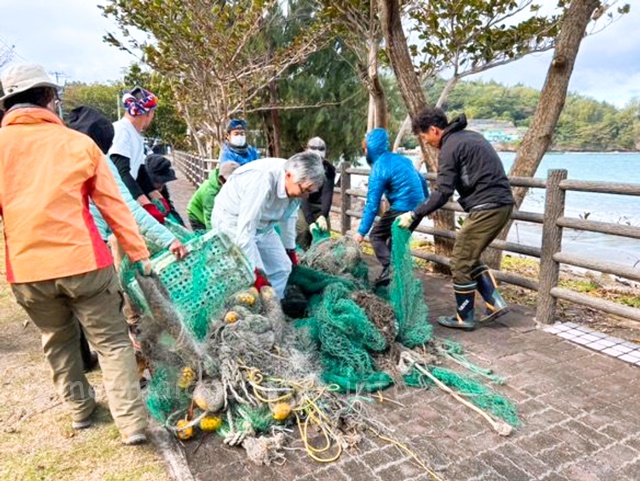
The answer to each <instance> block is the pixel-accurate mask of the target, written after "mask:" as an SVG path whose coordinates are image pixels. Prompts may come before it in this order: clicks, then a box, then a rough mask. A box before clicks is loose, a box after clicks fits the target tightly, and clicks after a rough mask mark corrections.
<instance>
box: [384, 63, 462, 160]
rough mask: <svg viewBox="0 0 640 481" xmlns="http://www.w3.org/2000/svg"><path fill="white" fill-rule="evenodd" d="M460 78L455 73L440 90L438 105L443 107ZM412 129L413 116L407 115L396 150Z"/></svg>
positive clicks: (398, 137)
mask: <svg viewBox="0 0 640 481" xmlns="http://www.w3.org/2000/svg"><path fill="white" fill-rule="evenodd" d="M458 80H460V77H458V76H457V75H454V76H453V77H451V78H450V79H449V80H448V81H447V83H446V84H445V86H444V88H443V89H442V92H440V97H438V102H437V103H436V107H440V108H442V106H443V105H444V103H445V102H446V101H447V98H449V94H450V93H451V91H452V90H453V88H454V87H455V86H456V84H457V83H458ZM410 130H411V116H409V115H407V116H406V117H405V119H404V122H402V125H401V126H400V130H399V131H398V135H396V140H395V142H394V143H393V151H394V152H396V151H397V150H398V148H399V147H400V143H401V142H402V138H403V137H404V136H405V135H406V134H408V133H409V131H410ZM421 164H422V161H420V162H418V165H416V169H418V170H420V166H421Z"/></svg>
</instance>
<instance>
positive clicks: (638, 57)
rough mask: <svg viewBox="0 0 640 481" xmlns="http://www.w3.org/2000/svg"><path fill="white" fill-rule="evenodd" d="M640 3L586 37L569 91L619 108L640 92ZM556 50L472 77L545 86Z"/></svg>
mask: <svg viewBox="0 0 640 481" xmlns="http://www.w3.org/2000/svg"><path fill="white" fill-rule="evenodd" d="M638 7H640V5H637V6H636V8H634V7H633V6H632V8H631V12H630V13H629V14H628V15H623V16H622V17H620V18H619V19H618V20H617V21H615V22H613V23H612V24H611V25H609V26H608V27H607V28H605V29H604V30H602V31H600V32H597V33H594V34H592V35H589V36H587V37H586V38H584V39H583V41H582V44H581V46H580V51H579V52H578V57H577V59H576V64H575V66H574V70H573V75H572V77H571V82H570V83H569V90H570V91H571V92H577V93H580V94H582V95H586V96H589V97H594V98H596V99H598V100H605V101H607V102H610V103H613V104H615V105H617V106H619V107H622V106H624V105H625V104H626V103H627V102H628V101H629V100H631V99H632V98H633V97H637V96H638V95H640V83H639V81H640V29H639V28H637V27H636V26H637V25H639V24H640V8H638ZM552 56H553V53H552V52H545V53H542V54H535V55H530V56H528V57H525V58H523V59H521V60H518V61H516V62H514V63H512V64H509V65H505V66H503V67H498V68H495V69H492V70H489V71H487V72H483V73H482V74H479V75H476V76H474V77H472V78H474V79H482V80H495V81H497V82H501V83H504V84H507V85H515V84H518V83H521V84H524V85H528V86H530V87H534V88H537V89H540V88H542V85H543V84H544V80H545V78H546V75H547V70H548V69H549V63H550V61H551V58H552Z"/></svg>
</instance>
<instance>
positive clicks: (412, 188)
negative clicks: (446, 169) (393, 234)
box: [358, 129, 429, 236]
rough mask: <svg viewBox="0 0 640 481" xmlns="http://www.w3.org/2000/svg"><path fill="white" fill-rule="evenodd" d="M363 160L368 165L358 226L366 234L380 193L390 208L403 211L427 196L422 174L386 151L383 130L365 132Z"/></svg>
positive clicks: (360, 231) (410, 164) (427, 192)
mask: <svg viewBox="0 0 640 481" xmlns="http://www.w3.org/2000/svg"><path fill="white" fill-rule="evenodd" d="M366 144H367V162H368V163H369V165H371V174H369V189H368V191H367V202H366V204H365V206H364V214H363V216H362V220H361V222H360V227H359V228H358V233H359V234H360V235H363V236H364V235H367V233H368V232H369V229H371V225H372V224H373V221H374V219H375V217H376V214H377V213H378V210H379V208H380V200H381V199H382V195H383V194H384V195H385V196H386V198H387V200H388V201H389V204H390V208H391V210H396V211H400V212H407V211H410V210H413V209H415V208H416V207H417V206H419V205H420V204H421V203H422V202H423V201H424V200H425V199H427V198H428V197H429V188H428V187H427V182H426V181H425V180H424V177H423V176H422V175H421V174H420V172H418V171H417V170H416V168H415V167H414V166H413V164H412V163H411V160H409V159H408V158H407V157H405V156H404V155H400V154H394V153H393V152H389V134H387V131H386V130H385V129H374V130H372V131H371V132H369V133H368V134H367V138H366Z"/></svg>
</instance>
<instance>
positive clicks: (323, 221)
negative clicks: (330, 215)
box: [309, 215, 329, 233]
mask: <svg viewBox="0 0 640 481" xmlns="http://www.w3.org/2000/svg"><path fill="white" fill-rule="evenodd" d="M328 227H329V226H328V225H327V218H326V217H325V216H323V215H321V216H320V217H318V218H317V219H316V221H315V222H314V223H313V224H311V225H310V226H309V232H311V233H313V231H314V230H316V229H317V230H319V231H321V232H324V231H326V230H327V228H328Z"/></svg>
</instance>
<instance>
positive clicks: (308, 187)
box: [296, 182, 318, 194]
mask: <svg viewBox="0 0 640 481" xmlns="http://www.w3.org/2000/svg"><path fill="white" fill-rule="evenodd" d="M296 185H297V186H298V189H300V193H301V194H313V193H314V192H316V191H317V190H318V189H317V188H316V186H315V185H313V184H310V183H308V182H307V183H305V184H302V183H301V182H296Z"/></svg>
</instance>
